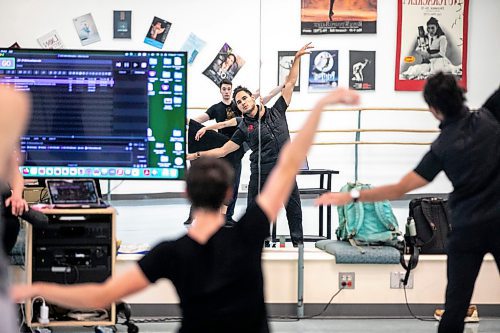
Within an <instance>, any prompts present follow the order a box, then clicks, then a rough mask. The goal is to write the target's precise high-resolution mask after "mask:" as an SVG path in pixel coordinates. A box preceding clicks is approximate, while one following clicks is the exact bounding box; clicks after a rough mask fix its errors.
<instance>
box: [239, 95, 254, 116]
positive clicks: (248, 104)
mask: <svg viewBox="0 0 500 333" xmlns="http://www.w3.org/2000/svg"><path fill="white" fill-rule="evenodd" d="M234 101H235V102H236V105H237V106H238V109H239V110H240V111H241V113H242V114H248V113H250V112H252V110H253V109H254V108H255V100H254V98H253V97H252V96H250V95H249V94H248V93H247V92H246V91H240V92H238V93H237V94H236V96H235V97H234Z"/></svg>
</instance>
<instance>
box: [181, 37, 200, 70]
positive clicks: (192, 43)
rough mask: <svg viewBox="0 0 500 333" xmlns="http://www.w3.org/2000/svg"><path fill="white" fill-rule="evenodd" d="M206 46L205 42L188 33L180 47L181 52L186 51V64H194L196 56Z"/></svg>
mask: <svg viewBox="0 0 500 333" xmlns="http://www.w3.org/2000/svg"><path fill="white" fill-rule="evenodd" d="M205 45H206V42H205V41H204V40H202V39H201V38H199V37H198V36H196V35H195V34H193V33H190V34H189V36H188V38H187V39H186V41H185V42H184V44H183V45H182V47H181V51H186V52H187V53H188V64H189V65H191V64H193V62H194V59H196V57H197V56H198V54H199V53H200V51H201V49H203V48H204V47H205Z"/></svg>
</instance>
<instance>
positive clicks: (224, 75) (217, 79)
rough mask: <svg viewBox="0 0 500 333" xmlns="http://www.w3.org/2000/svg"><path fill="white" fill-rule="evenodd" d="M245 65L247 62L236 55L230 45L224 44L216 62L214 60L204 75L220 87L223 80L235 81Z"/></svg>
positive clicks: (216, 57)
mask: <svg viewBox="0 0 500 333" xmlns="http://www.w3.org/2000/svg"><path fill="white" fill-rule="evenodd" d="M244 64H245V60H244V59H243V58H242V57H240V56H239V55H237V54H236V53H234V51H233V49H232V48H231V46H229V44H227V43H224V45H222V47H221V49H220V50H219V53H217V55H216V56H215V58H214V60H212V62H211V63H210V65H208V67H207V69H205V71H203V75H205V76H206V77H208V78H209V79H210V80H212V82H213V83H215V84H216V85H217V86H219V85H220V83H221V82H222V80H223V79H228V80H229V81H233V79H234V77H235V76H236V74H237V73H238V72H239V70H240V69H241V67H243V65H244Z"/></svg>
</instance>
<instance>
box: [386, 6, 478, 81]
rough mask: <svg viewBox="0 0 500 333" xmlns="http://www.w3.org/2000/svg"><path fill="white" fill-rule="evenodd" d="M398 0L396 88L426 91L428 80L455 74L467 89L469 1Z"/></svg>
mask: <svg viewBox="0 0 500 333" xmlns="http://www.w3.org/2000/svg"><path fill="white" fill-rule="evenodd" d="M429 3H431V4H426V5H422V4H421V2H420V1H415V0H398V35H397V47H396V70H395V89H396V90H422V88H423V86H424V83H425V79H426V78H427V77H429V76H430V75H432V74H434V73H437V72H440V71H442V72H445V73H451V74H453V75H455V77H456V78H457V79H458V80H459V84H460V85H461V86H462V87H463V88H467V21H468V8H469V1H468V0H453V1H434V2H429Z"/></svg>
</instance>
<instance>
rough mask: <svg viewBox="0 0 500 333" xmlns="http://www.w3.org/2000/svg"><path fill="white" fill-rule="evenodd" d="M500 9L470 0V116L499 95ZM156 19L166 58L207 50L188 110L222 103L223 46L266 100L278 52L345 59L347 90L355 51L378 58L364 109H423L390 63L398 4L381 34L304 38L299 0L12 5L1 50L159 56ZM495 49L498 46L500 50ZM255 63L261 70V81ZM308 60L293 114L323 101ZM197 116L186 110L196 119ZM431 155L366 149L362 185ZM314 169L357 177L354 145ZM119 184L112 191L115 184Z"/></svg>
mask: <svg viewBox="0 0 500 333" xmlns="http://www.w3.org/2000/svg"><path fill="white" fill-rule="evenodd" d="M113 10H132V12H133V13H132V39H131V40H113V38H112V15H113ZM88 12H91V13H92V15H93V17H94V19H95V22H96V25H97V27H98V30H99V33H100V35H101V42H98V43H95V44H91V45H88V46H86V47H82V46H81V45H80V41H79V39H78V37H77V34H76V31H75V28H74V26H73V22H72V19H73V18H75V17H77V16H80V15H83V14H86V13H88ZM499 14H500V2H499V1H497V0H481V1H470V10H469V54H468V88H469V90H468V93H467V98H468V101H469V105H470V106H471V107H474V108H475V107H479V106H480V105H481V104H482V103H483V101H484V100H485V99H486V97H487V96H488V95H489V94H490V93H491V92H492V91H493V90H494V89H495V88H496V87H497V86H498V84H499V79H498V78H499V77H500V57H498V54H499V53H500V45H499V43H498V40H499V32H500V22H499V20H498V15H499ZM153 16H158V17H160V18H163V19H166V20H168V21H170V22H172V28H171V31H170V33H169V35H168V37H167V41H166V43H165V49H169V50H178V49H179V48H180V47H181V45H182V44H183V42H184V41H185V39H186V38H187V36H188V35H189V33H191V32H193V33H195V34H196V35H198V36H199V37H200V38H202V39H204V40H205V41H206V42H207V45H206V47H205V48H204V49H203V50H202V52H201V53H200V54H199V56H198V58H197V59H196V61H195V63H194V64H193V65H192V66H191V67H190V68H189V77H188V106H189V107H207V106H209V105H211V104H213V103H215V102H218V100H219V97H220V96H219V94H218V88H217V87H216V86H215V85H214V84H213V83H212V82H211V81H210V80H208V79H207V78H206V77H205V76H203V75H202V74H201V72H202V71H203V70H204V69H205V68H206V67H207V66H208V65H209V63H210V62H211V60H212V59H213V57H214V56H215V54H216V53H217V51H218V50H219V48H220V47H221V46H222V44H223V43H224V42H227V43H229V44H230V45H231V46H232V47H233V49H234V50H235V52H237V53H238V54H240V55H241V56H242V57H243V58H244V59H245V60H246V64H245V65H244V67H243V68H242V69H241V70H240V72H239V73H238V75H237V76H236V78H235V81H234V83H235V85H238V84H243V85H246V86H248V87H249V88H250V89H256V88H258V87H259V86H260V87H261V91H263V92H265V91H268V90H270V89H271V88H273V87H274V86H275V85H276V77H277V69H276V61H277V51H278V50H293V49H298V48H299V47H300V46H302V45H303V44H305V43H306V42H309V41H312V42H313V44H314V45H315V46H316V48H317V49H338V50H339V53H340V66H339V74H340V84H341V85H347V83H348V61H349V60H348V52H349V50H376V52H377V55H376V59H377V64H376V66H377V68H376V75H377V81H376V91H374V92H363V93H362V96H363V106H366V107H425V104H424V102H423V99H422V98H421V94H420V93H418V92H395V91H394V61H395V47H396V21H397V1H396V0H379V1H378V23H377V34H376V35H373V34H364V35H326V36H325V35H323V36H301V35H300V1H299V0H286V1H285V0H261V1H260V2H257V1H243V0H233V1H223V0H211V1H206V0H184V1H173V0H143V1H140V2H139V1H134V0H122V1H119V2H118V1H98V0H87V1H85V2H75V1H71V4H70V3H69V2H68V1H64V0H23V1H17V2H6V3H4V4H2V10H1V11H0V31H1V33H0V45H1V46H4V47H6V46H9V45H11V44H12V43H14V42H18V43H19V44H20V45H21V47H24V48H37V47H39V46H38V44H37V42H36V39H37V38H38V37H39V36H41V35H43V34H45V33H47V32H49V31H51V30H53V29H56V30H57V31H58V33H59V34H60V36H61V37H62V40H63V42H64V44H65V46H66V48H75V49H77V48H88V49H110V50H114V49H131V50H153V49H154V48H153V47H151V46H149V45H146V44H144V43H143V39H144V36H145V34H146V31H147V29H148V27H149V25H150V23H151V21H152V19H153ZM495 41H496V42H495ZM259 59H261V64H262V71H260V72H259ZM308 61H309V60H308V58H307V57H305V58H304V61H303V63H302V91H301V92H300V93H295V95H294V97H293V101H292V105H291V106H290V108H292V109H302V108H303V109H307V108H310V107H311V106H312V105H313V104H314V101H315V100H316V99H317V98H318V97H319V94H317V93H316V94H308V93H307V88H306V86H307V77H306V75H305V73H306V71H307V65H308ZM197 112H200V111H192V110H190V111H189V114H190V115H194V114H196V113H197ZM304 116H305V114H304V113H291V114H290V115H289V123H290V128H291V129H292V130H293V129H298V128H299V127H300V123H301V121H302V119H303V118H304ZM362 119H363V122H362V126H363V127H365V128H370V127H371V128H390V127H392V128H397V127H401V128H410V127H413V128H424V129H433V128H436V125H437V123H436V121H434V120H433V119H432V117H431V116H430V115H429V114H427V113H401V112H398V113H395V112H367V113H365V114H364V115H363V118H362ZM323 124H324V125H322V128H324V129H340V128H355V127H356V113H352V112H331V113H328V114H326V115H325V117H324V121H323ZM433 137H435V136H434V135H430V136H429V135H426V136H423V137H420V136H419V137H414V136H413V135H410V136H408V135H406V136H403V135H387V134H384V135H383V136H382V137H381V136H380V135H374V134H372V135H366V136H365V135H363V138H364V139H367V140H368V139H372V140H401V141H411V140H418V141H431V140H432V138H433ZM341 140H347V141H352V140H353V135H334V136H332V135H320V136H318V138H317V141H318V142H320V141H321V142H325V141H326V142H331V141H341ZM426 149H427V147H426V146H410V147H408V146H392V145H391V146H386V145H384V146H376V145H369V146H368V145H367V146H361V147H360V168H359V175H360V177H359V178H360V180H361V181H365V182H372V183H373V184H381V183H385V182H387V181H395V180H397V179H398V178H399V177H400V176H401V175H403V174H404V173H405V172H406V171H407V170H409V169H410V168H412V167H414V165H415V164H416V163H417V162H418V160H419V158H420V157H421V156H422V154H423V153H425V151H426ZM309 160H310V166H311V167H313V168H332V169H337V170H340V171H341V175H340V176H339V177H337V178H336V179H335V186H336V187H340V185H341V184H342V183H344V182H345V181H347V180H352V179H353V178H354V171H353V161H354V148H353V146H346V145H337V146H331V145H330V146H314V147H313V149H312V151H311V153H310V155H309ZM248 175H249V172H248V167H244V172H243V176H242V177H243V178H242V183H246V182H248ZM117 184H118V183H117V182H113V184H112V185H113V186H115V185H117ZM182 188H183V186H182V182H161V181H157V182H139V181H134V182H132V181H130V182H125V183H123V184H121V185H120V187H118V188H117V189H116V190H115V193H129V192H140V193H148V192H166V191H181V190H182ZM449 190H450V185H449V182H447V181H446V180H445V179H444V177H442V176H441V177H440V178H439V180H438V181H437V182H435V183H434V184H433V185H431V186H430V187H428V188H426V189H423V191H425V192H447V191H449Z"/></svg>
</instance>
